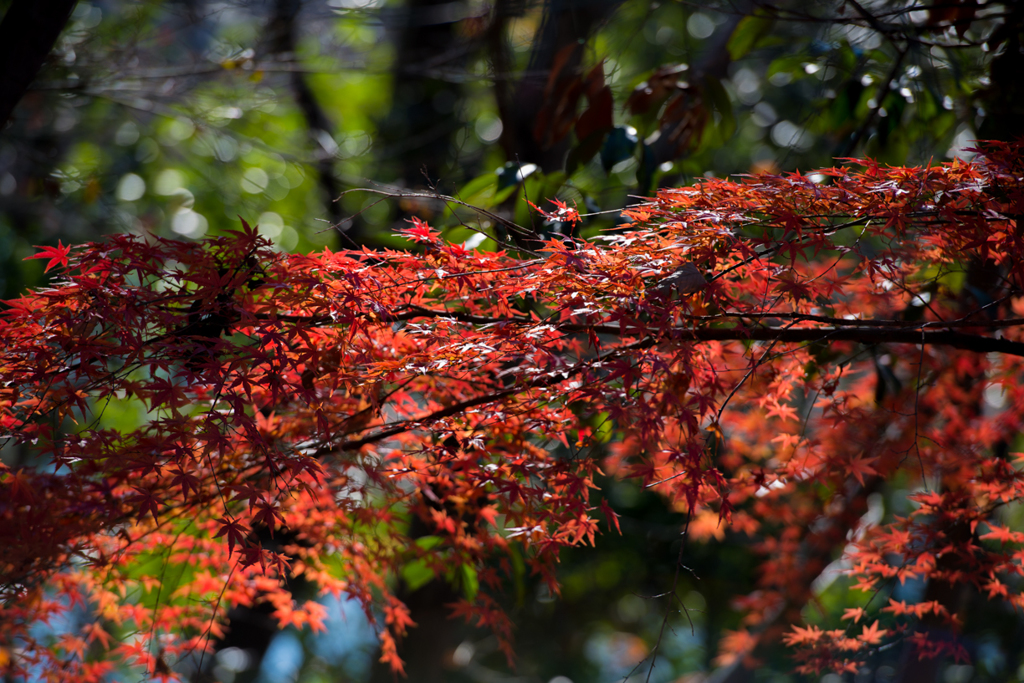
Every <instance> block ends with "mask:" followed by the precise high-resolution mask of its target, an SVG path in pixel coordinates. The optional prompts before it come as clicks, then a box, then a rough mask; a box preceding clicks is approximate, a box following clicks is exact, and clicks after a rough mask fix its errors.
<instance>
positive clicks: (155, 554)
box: [0, 144, 1024, 680]
mask: <svg viewBox="0 0 1024 683" xmlns="http://www.w3.org/2000/svg"><path fill="white" fill-rule="evenodd" d="M1021 151H1022V150H1021V147H1020V146H1019V145H1002V144H988V145H986V146H985V147H984V149H983V150H982V154H981V155H979V156H978V157H976V159H975V160H974V161H972V162H962V161H954V162H953V163H948V164H942V165H932V166H929V167H926V168H887V167H881V166H879V165H878V164H876V163H874V162H871V161H868V160H851V161H849V162H844V163H843V164H842V165H840V166H838V167H836V168H831V169H824V170H820V171H817V174H816V175H813V174H808V175H801V174H799V173H797V174H790V175H760V176H752V177H741V178H734V179H729V180H721V179H709V180H702V181H700V182H699V183H697V184H695V185H694V186H692V187H683V188H679V189H667V190H661V191H659V192H658V195H657V197H656V198H653V199H652V200H650V201H648V202H645V203H643V204H640V205H637V206H634V207H633V208H631V209H629V210H628V211H626V212H624V215H625V216H627V217H628V219H629V221H631V222H629V223H627V224H624V225H620V226H618V227H617V228H616V230H615V231H614V232H609V233H606V234H605V235H603V236H602V237H600V238H598V239H592V240H582V239H574V238H570V237H567V236H562V235H555V236H554V237H550V238H546V239H544V240H542V241H540V242H537V243H536V248H532V252H533V253H530V250H527V249H525V248H524V249H523V250H518V251H511V250H510V251H508V252H483V251H475V250H468V249H466V248H465V247H464V246H460V245H459V244H452V243H447V242H446V241H444V240H443V239H441V236H440V233H439V232H437V231H435V230H433V229H431V228H430V227H429V226H427V225H426V224H425V223H422V222H419V221H413V223H412V224H411V225H410V227H409V228H408V229H407V230H405V231H404V236H405V237H406V238H408V240H409V241H410V242H411V243H413V244H414V245H415V249H413V250H412V251H385V250H379V251H371V250H346V251H337V252H334V251H329V250H325V251H323V252H322V253H315V254H309V255H294V254H284V253H279V252H277V251H275V250H273V249H272V248H271V245H270V244H269V243H268V242H267V241H266V240H264V239H263V238H261V237H260V236H259V234H258V232H257V231H256V230H255V229H253V228H250V227H249V226H248V225H245V224H244V223H243V228H242V229H241V230H239V231H238V232H235V233H232V234H230V235H227V236H224V237H218V238H215V239H207V240H204V241H201V242H175V241H167V240H162V239H157V238H154V237H148V236H138V235H115V236H112V237H110V238H108V239H106V240H105V241H103V242H102V243H96V244H87V245H81V246H75V247H68V246H64V245H62V244H58V246H56V247H48V248H45V249H43V250H42V251H40V252H39V253H38V254H37V256H36V257H35V258H43V259H46V261H47V263H46V267H47V269H48V270H49V271H51V273H53V274H54V279H53V281H52V283H51V285H50V286H49V287H48V288H46V289H41V290H38V291H33V292H31V293H28V294H26V295H25V296H24V297H22V298H20V299H17V300H14V301H9V302H6V305H5V310H4V311H3V314H2V319H0V430H2V432H3V435H4V438H5V439H6V440H7V445H6V447H5V448H6V449H7V452H8V453H18V454H19V458H20V459H19V461H18V462H20V465H17V466H13V465H11V466H7V465H5V466H2V468H0V547H2V548H3V549H4V552H3V555H2V557H0V600H2V603H0V668H2V669H3V670H4V671H5V672H6V673H10V674H12V675H15V676H18V675H25V674H26V673H27V672H28V671H34V672H36V674H38V672H40V671H43V672H48V675H50V676H51V677H53V678H54V679H60V680H98V679H99V678H100V677H101V676H102V675H104V674H105V673H107V672H110V671H113V670H114V668H115V667H118V666H124V664H123V663H124V662H127V663H128V665H129V666H137V667H139V668H145V669H148V670H149V671H150V672H152V675H156V676H164V677H171V676H173V674H172V672H171V669H170V668H168V667H169V664H173V662H174V661H176V659H177V658H178V657H179V656H181V655H183V654H185V653H188V652H194V651H197V650H202V649H203V648H206V647H208V646H209V643H210V640H211V639H212V638H216V637H217V636H219V635H220V634H221V632H222V628H223V619H224V617H225V614H226V612H227V610H228V609H229V608H231V607H232V606H235V605H252V604H255V603H258V602H266V603H269V604H271V605H272V606H273V608H274V616H275V617H276V618H277V620H278V621H279V622H280V623H281V624H282V625H288V624H292V625H296V626H300V627H301V626H309V627H311V628H313V629H319V628H322V625H323V619H324V608H323V607H322V606H321V605H320V604H319V603H318V602H315V601H297V600H295V599H294V597H293V596H292V594H291V593H290V592H289V590H288V579H289V578H294V577H302V578H303V579H305V580H306V581H309V582H312V583H314V584H315V585H316V586H318V587H319V589H320V590H321V591H323V592H325V593H335V594H342V593H346V594H348V595H351V596H354V597H356V598H358V599H359V600H361V601H362V603H363V604H364V605H365V606H366V611H367V615H368V616H369V617H370V618H371V620H373V621H374V623H375V624H376V626H377V628H378V629H379V635H380V639H381V642H382V658H383V659H384V660H385V661H387V662H390V664H391V665H392V666H393V667H394V668H395V669H396V670H401V668H402V663H401V661H400V659H399V657H398V656H397V653H396V640H397V639H400V638H401V637H402V636H403V634H405V633H406V631H407V629H409V628H412V627H413V624H412V623H411V619H410V616H409V612H408V610H407V608H406V607H405V606H404V605H403V604H402V603H401V601H399V600H398V599H397V598H396V597H395V594H394V588H395V580H396V577H400V576H402V573H403V571H405V572H406V573H407V575H408V569H409V568H410V567H415V568H416V570H417V571H419V572H420V573H424V572H425V573H427V574H429V575H432V576H437V577H442V578H445V579H446V580H449V581H452V582H455V583H457V584H458V585H459V586H460V587H461V594H462V595H463V596H464V597H463V601H462V603H460V604H458V605H456V606H454V608H453V611H454V613H455V615H457V616H458V615H461V616H464V617H466V618H468V619H471V620H473V622H474V623H479V624H481V625H483V626H485V627H487V628H489V629H492V630H493V631H494V632H495V633H496V634H497V635H498V637H499V639H500V641H501V642H502V644H503V647H505V648H506V649H507V651H508V653H509V654H510V655H511V654H512V649H511V648H512V638H513V637H514V633H513V629H512V626H511V623H510V621H509V619H508V617H507V616H506V615H505V613H504V612H503V611H502V609H501V606H500V604H499V601H498V599H497V598H498V596H500V592H501V586H502V582H503V580H504V578H505V575H506V574H508V573H509V572H511V571H512V568H511V562H510V559H509V558H510V556H511V554H512V553H513V551H514V552H515V553H516V557H524V558H525V559H526V561H527V563H528V566H529V568H530V569H532V570H533V571H535V572H539V573H540V575H541V576H542V577H543V580H545V581H548V582H549V583H550V584H551V586H552V588H553V589H555V590H557V586H556V574H555V571H554V570H555V561H556V559H557V557H558V553H559V551H560V550H561V549H563V548H565V547H567V546H572V545H580V544H589V543H593V542H594V539H595V536H596V535H597V534H599V533H616V527H617V524H616V517H615V514H614V512H613V511H612V509H611V507H610V506H609V505H608V504H607V503H606V502H604V500H603V499H602V495H601V491H600V490H599V488H598V487H597V485H596V484H595V479H596V478H598V477H599V475H607V476H612V477H621V478H634V479H636V480H638V481H639V482H640V483H641V484H642V485H643V486H646V487H650V488H652V489H654V490H656V491H658V492H659V493H661V494H662V495H664V496H665V497H666V499H667V500H668V501H670V503H671V505H672V506H674V507H675V508H676V509H677V510H679V511H680V512H682V513H684V514H685V515H686V519H687V523H686V527H685V528H684V529H680V531H681V532H682V533H685V534H686V535H687V538H689V539H690V540H689V542H691V543H694V542H700V541H703V540H707V539H709V538H712V537H716V536H720V535H721V534H722V533H725V532H726V530H728V532H729V533H735V534H741V535H746V537H748V538H749V542H750V543H751V544H753V545H754V546H755V547H756V549H757V552H758V553H759V556H760V557H761V558H762V562H761V565H760V569H759V574H758V576H759V579H758V581H759V590H757V591H756V592H755V593H753V594H751V595H749V596H747V597H745V598H743V599H742V604H741V608H742V609H743V610H744V613H745V618H744V622H743V623H744V627H743V628H742V629H741V630H738V631H734V632H732V633H730V634H728V636H727V637H726V638H724V639H723V647H722V650H721V652H720V653H719V659H718V662H719V663H720V664H728V663H729V662H731V661H737V660H740V659H743V658H756V656H757V652H758V648H759V647H761V646H763V645H765V644H766V643H769V642H778V641H779V640H782V641H783V642H785V643H786V644H788V645H790V646H792V648H793V656H794V658H795V666H796V667H797V668H798V669H799V670H801V671H805V672H815V671H816V672H820V671H827V670H830V671H856V670H857V667H858V665H859V664H858V663H859V662H862V661H864V660H865V659H866V658H869V657H870V656H871V655H872V653H873V652H875V651H877V649H878V648H880V647H886V646H889V645H891V644H894V643H902V644H903V645H913V646H914V647H915V648H916V651H917V652H918V654H919V656H921V657H934V656H940V655H941V656H951V657H965V656H966V654H965V652H964V651H963V648H962V645H961V644H960V643H959V642H958V641H957V640H956V638H955V637H945V636H942V637H939V636H936V635H935V633H937V632H940V631H941V632H942V633H947V632H948V633H953V634H955V633H956V631H957V628H958V620H959V616H958V613H957V606H956V604H955V601H954V600H952V599H950V598H949V594H950V590H951V589H952V588H953V587H956V586H961V585H969V586H973V589H974V590H976V591H980V592H981V593H982V594H984V595H985V596H987V597H988V598H989V599H991V600H993V601H1005V602H1007V603H1009V604H1010V605H1012V606H1013V607H1016V608H1024V595H1022V594H1021V592H1020V586H1021V583H1020V576H1021V575H1022V573H1024V571H1022V558H1024V532H1021V531H1017V530H1014V529H1012V528H1010V527H1009V526H1008V525H1007V524H1006V523H1005V521H1004V518H1003V517H1002V514H1003V510H1004V509H1005V508H1006V507H1007V506H1008V504H1010V503H1012V502H1014V501H1017V500H1019V499H1021V497H1022V496H1024V474H1022V472H1021V468H1020V462H1019V459H1020V458H1021V454H1019V453H1014V452H1013V451H1014V449H1020V440H1019V439H1020V437H1019V432H1020V431H1021V426H1022V418H1024V388H1022V382H1021V379H1022V377H1024V374H1022V373H1024V267H1021V261H1022V259H1024V228H1022V227H1021V225H1020V223H1019V219H1020V216H1021V214H1022V213H1024V161H1022V155H1021ZM545 206H546V207H548V208H545V209H544V210H543V211H542V213H543V214H544V216H545V217H546V218H547V219H549V221H551V222H555V221H557V222H561V223H563V224H571V223H573V222H575V221H577V220H579V216H578V214H577V213H576V211H575V209H574V208H573V207H571V206H565V205H564V204H559V203H557V202H556V203H555V204H546V205H545ZM7 461H8V462H13V461H12V460H11V459H8V460H7ZM897 476H901V477H905V478H906V480H907V481H908V482H910V488H911V490H912V493H911V494H910V496H911V499H912V501H913V506H912V509H913V512H912V513H911V514H909V515H907V516H903V517H894V516H892V515H889V516H887V517H886V518H885V519H884V520H880V521H879V520H876V523H872V524H869V523H867V522H865V521H864V520H865V519H866V517H865V513H866V511H867V509H868V501H869V498H870V496H871V495H872V493H874V492H877V491H878V490H880V488H881V487H882V486H883V485H884V484H885V482H886V481H889V480H891V479H892V478H894V477H897ZM839 558H843V560H844V562H845V564H844V567H845V568H846V570H847V571H848V572H849V573H850V574H851V575H852V576H853V577H854V578H855V580H856V581H857V582H858V586H859V587H860V588H861V589H862V590H863V591H865V601H864V605H866V606H863V607H857V608H851V609H850V610H848V611H847V614H846V619H845V620H842V621H841V622H839V623H835V624H831V625H826V626H828V627H827V628H823V627H822V626H820V625H817V624H807V623H805V622H804V621H803V619H802V617H801V610H802V609H803V608H804V606H805V605H807V603H808V601H809V600H811V598H812V595H811V588H810V586H811V584H812V582H813V581H814V579H815V578H816V577H818V576H819V575H820V574H821V572H822V571H823V570H824V569H825V567H826V566H828V565H830V564H831V563H833V561H835V560H837V559H839ZM172 574H173V576H174V577H175V580H174V582H173V583H172V582H170V581H168V580H165V579H166V577H168V576H170V575H172ZM914 577H919V578H920V577H923V578H926V579H927V581H928V586H929V588H928V590H927V591H926V593H925V595H924V596H923V597H922V599H921V600H920V601H919V602H916V603H907V602H899V601H896V600H892V599H889V598H888V595H889V593H890V592H891V588H892V586H893V585H894V583H897V582H900V581H903V580H905V579H907V578H914ZM943 587H945V589H943ZM82 604H89V605H91V609H92V614H94V615H95V621H93V622H92V623H91V624H90V625H88V626H87V627H86V628H85V629H84V630H82V631H80V632H70V633H57V635H52V634H51V635H49V636H46V637H45V638H44V637H42V636H40V635H39V631H38V630H33V626H34V625H35V624H38V623H41V622H53V621H54V620H55V619H58V618H59V616H60V615H61V614H62V613H63V612H66V611H67V610H69V609H73V608H74V607H75V606H76V605H82ZM901 646H902V645H901ZM114 662H117V664H115V663H114Z"/></svg>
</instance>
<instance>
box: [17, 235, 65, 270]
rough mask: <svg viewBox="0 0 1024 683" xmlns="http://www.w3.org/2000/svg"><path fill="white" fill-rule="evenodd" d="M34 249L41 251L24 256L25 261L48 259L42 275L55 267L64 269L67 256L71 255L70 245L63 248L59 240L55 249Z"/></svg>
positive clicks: (38, 247)
mask: <svg viewBox="0 0 1024 683" xmlns="http://www.w3.org/2000/svg"><path fill="white" fill-rule="evenodd" d="M36 248H37V249H40V250H41V251H40V252H39V253H38V254H33V255H32V256H26V257H25V260H26V261H31V260H32V259H44V258H48V259H50V260H49V261H48V262H47V263H46V269H45V270H44V271H43V272H44V273H47V272H49V271H50V269H51V268H55V267H57V266H61V267H66V266H67V265H68V255H69V254H70V253H71V245H70V244H69V245H67V246H64V245H63V244H62V243H61V241H60V240H57V246H55V247H42V246H38V245H37V246H36Z"/></svg>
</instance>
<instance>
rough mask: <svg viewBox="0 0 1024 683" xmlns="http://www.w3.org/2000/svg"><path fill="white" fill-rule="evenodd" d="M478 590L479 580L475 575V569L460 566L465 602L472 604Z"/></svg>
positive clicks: (465, 565) (466, 565) (468, 566)
mask: <svg viewBox="0 0 1024 683" xmlns="http://www.w3.org/2000/svg"><path fill="white" fill-rule="evenodd" d="M479 590H480V579H479V578H478V577H477V575H476V568H475V567H472V566H470V565H468V564H464V565H462V594H463V595H465V596H466V600H469V601H470V602H472V601H473V600H474V599H475V598H476V594H477V591H479Z"/></svg>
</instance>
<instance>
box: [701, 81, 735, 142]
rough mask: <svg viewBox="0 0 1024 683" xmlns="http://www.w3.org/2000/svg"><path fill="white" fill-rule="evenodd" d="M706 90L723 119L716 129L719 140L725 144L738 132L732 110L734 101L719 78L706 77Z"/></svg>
mask: <svg viewBox="0 0 1024 683" xmlns="http://www.w3.org/2000/svg"><path fill="white" fill-rule="evenodd" d="M704 88H705V91H706V92H707V94H708V97H709V99H710V100H711V104H712V105H713V106H714V108H715V110H716V111H717V112H718V113H719V114H720V115H721V117H722V118H721V119H720V120H719V121H718V122H717V123H716V125H715V127H716V129H717V132H718V137H719V140H721V141H722V142H725V141H727V140H728V139H729V138H730V137H732V134H733V133H735V132H736V115H735V114H734V113H733V110H732V100H730V99H729V93H727V92H726V91H725V87H724V86H723V85H722V82H721V81H720V80H718V79H717V78H712V77H711V76H708V77H706V78H705V79H704Z"/></svg>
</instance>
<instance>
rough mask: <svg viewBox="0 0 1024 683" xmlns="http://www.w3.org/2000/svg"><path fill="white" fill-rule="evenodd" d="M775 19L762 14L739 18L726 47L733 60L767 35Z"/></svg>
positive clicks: (741, 55)
mask: <svg viewBox="0 0 1024 683" xmlns="http://www.w3.org/2000/svg"><path fill="white" fill-rule="evenodd" d="M774 24H775V20H774V19H772V18H771V17H766V16H764V15H762V14H751V15H749V16H746V17H743V18H742V19H740V23H738V24H736V28H735V30H733V32H732V35H731V36H729V43H728V44H727V45H726V48H727V49H728V50H729V57H731V58H732V60H733V61H736V60H737V59H740V58H742V57H744V56H746V54H747V53H748V52H750V51H751V50H753V49H754V46H756V45H757V43H758V41H760V40H761V38H763V37H765V36H767V35H769V34H770V33H771V30H772V26H773V25H774Z"/></svg>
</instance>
